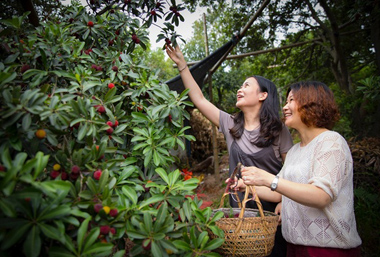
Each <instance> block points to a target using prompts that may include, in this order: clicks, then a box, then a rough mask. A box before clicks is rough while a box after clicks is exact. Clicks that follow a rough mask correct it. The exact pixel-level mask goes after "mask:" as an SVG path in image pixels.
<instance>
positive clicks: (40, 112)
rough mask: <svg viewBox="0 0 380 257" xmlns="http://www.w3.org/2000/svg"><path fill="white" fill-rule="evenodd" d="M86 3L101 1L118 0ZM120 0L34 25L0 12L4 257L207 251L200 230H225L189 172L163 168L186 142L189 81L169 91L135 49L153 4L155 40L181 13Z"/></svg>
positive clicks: (210, 245)
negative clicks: (158, 24)
mask: <svg viewBox="0 0 380 257" xmlns="http://www.w3.org/2000/svg"><path fill="white" fill-rule="evenodd" d="M90 2H94V4H93V6H92V8H93V9H94V10H98V9H97V8H100V7H102V6H104V4H107V3H108V4H109V3H117V2H119V1H90ZM122 2H123V1H122ZM124 2H126V1H124ZM129 2H130V4H126V5H125V9H124V12H122V11H121V7H122V6H123V4H124V3H120V4H119V5H117V6H116V5H115V6H113V8H105V9H103V10H105V11H104V13H103V14H102V15H95V16H94V15H90V14H89V13H88V12H87V11H86V9H85V8H84V7H81V6H76V5H74V6H72V7H68V8H67V9H65V10H62V13H61V16H59V22H58V20H57V19H54V17H51V18H52V19H51V20H50V21H47V22H45V23H41V25H40V26H39V27H37V28H35V29H34V28H29V27H28V26H27V23H25V21H24V19H25V18H26V15H27V14H25V15H24V16H22V17H13V18H12V19H9V20H3V21H1V22H2V24H3V25H4V26H5V30H4V31H3V32H4V33H2V35H8V36H2V42H3V46H5V48H3V52H2V53H1V56H0V57H1V59H0V78H1V80H0V91H1V94H0V102H1V105H0V112H1V115H0V122H1V126H0V151H1V170H0V190H1V192H0V208H1V211H0V244H1V245H0V247H1V251H2V252H3V253H4V254H5V255H8V256H20V254H21V252H22V253H23V254H24V255H25V256H47V255H49V256H111V255H112V256H123V255H125V254H129V255H130V256H136V255H139V254H145V255H153V256H167V255H168V254H169V253H172V254H178V255H179V256H183V255H185V254H186V253H192V252H197V254H198V255H203V256H207V255H210V256H215V254H214V253H211V252H210V251H211V250H213V249H215V248H216V247H218V246H219V245H221V243H222V242H223V240H222V239H220V238H218V239H214V240H209V238H208V235H207V232H206V231H208V230H211V231H213V232H214V233H216V234H217V235H219V236H220V237H223V235H222V232H221V231H220V230H219V229H218V228H217V227H216V226H215V221H216V220H217V219H219V218H220V217H221V216H220V215H215V216H214V217H211V216H210V213H211V210H210V209H209V208H206V209H204V210H201V209H200V206H201V204H202V202H201V201H199V200H197V199H195V200H192V199H191V198H190V197H188V198H187V197H185V196H186V195H192V194H194V189H195V188H196V187H197V185H198V180H197V179H195V178H192V179H188V180H186V181H185V180H184V179H183V177H182V176H181V175H180V171H179V170H178V169H176V170H173V168H172V167H173V163H174V161H175V157H174V156H172V155H171V154H170V152H169V150H170V149H172V148H177V147H182V148H184V144H183V140H184V139H187V140H193V137H192V136H189V135H186V134H185V131H186V130H187V129H188V128H189V127H184V126H183V120H184V118H189V114H188V113H187V112H186V110H185V106H188V105H191V103H190V102H187V101H186V99H187V91H184V92H183V93H182V94H178V93H176V92H175V91H171V90H170V89H169V88H168V86H167V85H165V84H162V83H161V82H160V81H159V80H158V79H157V77H156V75H155V72H152V71H150V70H148V69H147V68H146V66H145V65H144V64H143V63H142V62H141V60H139V59H138V58H137V57H138V56H136V55H135V54H134V53H135V50H136V49H137V50H138V49H140V48H141V49H143V50H144V49H145V47H146V44H147V40H148V38H147V36H146V31H145V30H144V29H143V28H144V26H146V25H148V26H149V25H150V24H151V23H152V22H155V21H156V19H157V16H159V15H158V14H160V13H161V14H163V15H166V18H167V17H169V18H168V19H167V20H170V23H167V24H166V25H165V26H166V27H165V28H164V29H163V34H161V35H160V36H159V37H160V38H159V39H163V38H166V37H168V35H167V33H172V35H173V36H172V37H171V41H172V42H174V41H175V40H176V39H177V37H178V36H177V35H175V34H174V26H173V25H172V24H176V25H178V22H179V20H180V19H181V16H180V15H179V14H176V15H173V12H166V13H164V10H163V9H162V8H163V6H164V5H160V6H158V7H157V3H156V2H155V1H142V2H143V3H144V4H143V5H140V4H139V3H131V2H132V1H129ZM96 3H97V4H96ZM106 7H107V6H106ZM116 7H119V8H116ZM153 8H155V10H156V11H155V15H154V17H152V14H151V12H150V11H151V10H152V9H153ZM168 8H169V7H168ZM180 10H181V8H180V7H178V8H177V9H176V12H179V11H180ZM157 13H158V14H157ZM134 15H135V16H138V17H140V18H141V17H146V18H145V19H143V22H144V23H143V24H141V21H140V20H139V19H137V18H133V17H135V16H134ZM9 32H12V33H9ZM137 39H138V40H137ZM4 49H5V50H4ZM110 83H112V84H113V85H114V86H112V87H109V86H108V85H109V84H110ZM169 116H170V117H171V119H170V120H171V122H168V120H169V119H168V117H169ZM148 181H149V183H148Z"/></svg>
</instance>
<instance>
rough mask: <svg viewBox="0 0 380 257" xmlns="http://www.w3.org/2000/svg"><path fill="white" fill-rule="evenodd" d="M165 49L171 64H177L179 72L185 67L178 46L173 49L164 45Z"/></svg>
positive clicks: (184, 61)
mask: <svg viewBox="0 0 380 257" xmlns="http://www.w3.org/2000/svg"><path fill="white" fill-rule="evenodd" d="M165 48H166V53H167V55H168V56H169V57H170V59H172V60H173V62H175V63H176V64H177V67H178V69H179V70H181V69H182V68H183V67H185V66H187V63H186V60H185V57H184V56H183V53H182V52H181V50H180V49H179V46H178V45H177V46H176V47H175V48H173V47H172V46H171V45H165Z"/></svg>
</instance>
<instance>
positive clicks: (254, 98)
mask: <svg viewBox="0 0 380 257" xmlns="http://www.w3.org/2000/svg"><path fill="white" fill-rule="evenodd" d="M267 94H268V93H266V92H260V86H259V83H258V82H257V80H256V79H255V78H254V77H250V78H247V79H246V80H245V81H244V83H243V85H242V86H241V87H240V89H239V90H238V91H237V94H236V107H238V108H239V109H242V108H243V107H253V106H257V105H258V104H259V103H260V102H261V101H264V100H265V98H266V97H267Z"/></svg>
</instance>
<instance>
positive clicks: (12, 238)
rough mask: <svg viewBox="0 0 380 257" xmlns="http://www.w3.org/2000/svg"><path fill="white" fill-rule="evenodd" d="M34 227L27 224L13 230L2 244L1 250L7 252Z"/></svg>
mask: <svg viewBox="0 0 380 257" xmlns="http://www.w3.org/2000/svg"><path fill="white" fill-rule="evenodd" d="M31 226H32V224H30V223H26V224H24V225H22V226H21V227H20V226H17V227H15V228H13V229H12V230H11V231H10V232H8V233H7V235H6V238H7V240H4V241H3V242H2V244H1V249H2V250H5V249H8V248H9V247H11V246H12V245H14V244H15V243H16V242H17V241H18V240H19V239H20V238H21V237H22V236H24V235H25V234H26V232H27V231H28V230H29V228H30V227H31Z"/></svg>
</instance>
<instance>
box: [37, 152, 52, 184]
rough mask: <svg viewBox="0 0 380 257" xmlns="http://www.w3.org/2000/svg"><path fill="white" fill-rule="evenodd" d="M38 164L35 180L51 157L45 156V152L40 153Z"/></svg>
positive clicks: (38, 154)
mask: <svg viewBox="0 0 380 257" xmlns="http://www.w3.org/2000/svg"><path fill="white" fill-rule="evenodd" d="M35 159H36V164H35V166H34V174H33V178H34V179H36V178H37V177H38V176H39V175H40V173H41V172H42V170H43V169H45V167H46V165H47V163H48V161H49V155H46V156H44V154H43V152H38V153H37V154H36V157H35Z"/></svg>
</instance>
